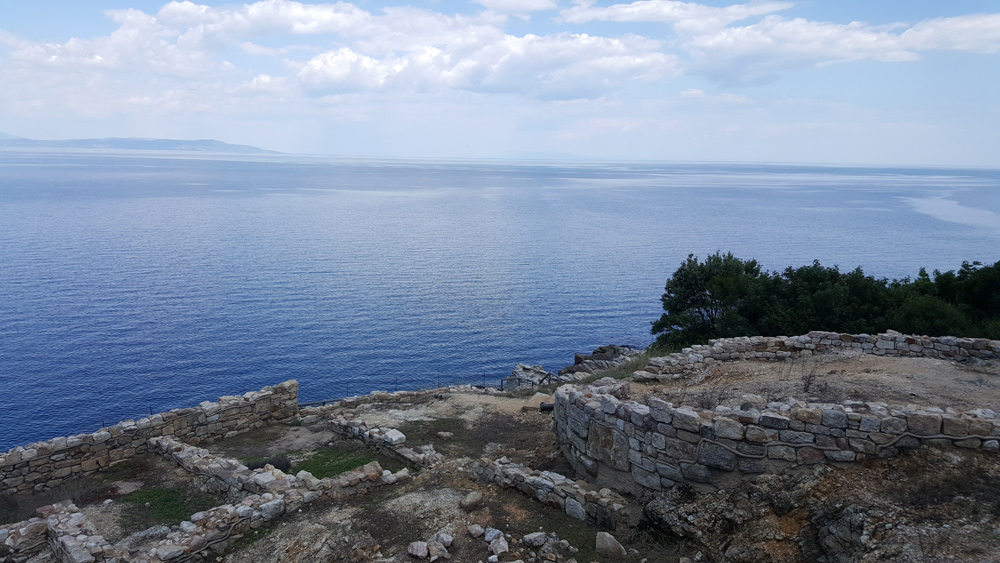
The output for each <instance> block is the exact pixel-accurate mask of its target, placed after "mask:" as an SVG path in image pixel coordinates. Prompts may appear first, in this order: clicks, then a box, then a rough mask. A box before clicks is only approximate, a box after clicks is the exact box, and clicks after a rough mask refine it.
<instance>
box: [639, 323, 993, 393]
mask: <svg viewBox="0 0 1000 563" xmlns="http://www.w3.org/2000/svg"><path fill="white" fill-rule="evenodd" d="M836 350H856V351H858V352H860V353H865V354H874V355H876V356H916V357H924V358H944V359H951V360H957V361H965V360H969V359H971V358H979V359H983V360H989V359H997V358H1000V340H987V339H985V338H956V337H954V336H911V335H905V334H900V333H898V332H894V331H889V332H887V333H885V334H876V335H870V334H843V333H839V332H821V331H813V332H810V333H809V334H805V335H802V336H750V337H747V336H744V337H739V338H719V339H716V340H709V343H708V344H707V345H704V344H698V345H695V346H691V347H690V348H684V349H683V350H681V351H680V352H677V353H673V354H669V355H667V356H662V357H657V358H651V359H650V360H649V363H648V365H647V366H646V368H645V369H643V370H641V371H637V372H635V378H636V380H637V381H649V380H662V379H677V378H680V377H684V376H686V375H689V374H692V373H695V372H697V371H700V370H703V369H705V368H706V367H708V366H709V365H711V364H712V363H714V362H719V361H726V360H741V359H788V358H799V357H803V356H810V355H812V354H820V353H824V352H830V351H836Z"/></svg>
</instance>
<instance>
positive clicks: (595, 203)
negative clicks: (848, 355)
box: [0, 149, 1000, 451]
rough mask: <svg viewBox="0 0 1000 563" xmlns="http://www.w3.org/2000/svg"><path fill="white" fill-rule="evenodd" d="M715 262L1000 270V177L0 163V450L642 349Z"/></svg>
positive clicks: (322, 160)
mask: <svg viewBox="0 0 1000 563" xmlns="http://www.w3.org/2000/svg"><path fill="white" fill-rule="evenodd" d="M716 251H722V252H729V251H731V252H733V253H734V254H735V255H737V256H739V257H741V258H745V259H749V258H755V259H757V260H758V261H759V262H760V263H761V264H762V265H763V266H764V268H766V269H771V270H780V269H784V268H786V267H788V266H801V265H805V264H809V263H811V262H812V261H813V260H819V261H820V262H821V263H822V264H823V265H827V266H833V265H837V266H839V267H840V268H841V270H845V271H846V270H853V269H854V268H856V267H858V266H860V267H862V268H863V269H864V271H865V272H866V273H868V274H871V275H875V276H877V277H887V278H902V277H907V276H909V277H913V276H915V275H916V274H917V272H918V270H919V268H921V267H925V268H927V269H928V271H933V270H935V269H940V270H953V269H957V268H959V267H960V266H961V264H962V262H963V261H970V262H972V261H980V262H983V263H990V264H992V263H993V262H996V261H997V260H1000V170H992V169H952V168H930V167H928V168H914V167H909V168H900V167H870V166H828V165H771V164H734V163H683V162H657V163H649V162H535V161H525V162H515V161H464V160H463V161H458V160H450V161H449V160H390V159H360V158H356V159H347V158H326V157H310V156H289V155H262V156H242V155H241V156H232V155H210V154H199V153H166V152H164V153H151V152H138V151H137V152H131V153H128V152H108V151H98V150H90V151H84V150H77V151H70V150H14V149H2V150H0V451H5V450H7V449H9V448H11V447H13V446H16V445H21V444H26V443H29V442H33V441H38V440H44V439H48V438H52V437H55V436H64V435H70V434H76V433H83V432H93V431H96V430H97V429H98V428H100V427H102V426H105V425H110V424H113V423H115V422H118V421H120V420H124V419H129V418H139V417H142V416H146V415H149V414H150V413H153V412H161V411H166V410H169V409H172V408H179V407H188V406H195V405H197V404H198V403H200V402H202V401H205V400H214V399H216V398H217V397H219V396H221V395H233V394H242V393H244V392H246V391H251V390H257V389H260V388H262V387H264V386H267V385H272V384H276V383H279V382H282V381H285V380H288V379H296V380H298V382H299V385H300V401H301V402H309V401H319V400H326V399H336V398H340V397H344V396H349V395H356V394H364V393H368V392H370V391H373V390H385V391H394V390H412V389H421V388H430V387H438V386H445V385H456V384H486V385H493V386H495V385H498V383H499V380H500V379H501V378H502V377H505V376H506V375H508V374H509V373H510V371H511V370H512V369H513V368H514V366H515V364H517V363H519V362H520V363H526V364H532V365H535V364H540V365H542V366H543V367H544V368H545V369H547V370H550V371H556V370H558V369H560V368H562V367H564V366H566V365H568V364H571V363H572V362H573V357H574V354H575V353H578V352H589V351H591V350H592V349H593V348H595V347H597V346H600V345H604V344H629V345H634V346H646V345H648V344H649V343H650V342H652V340H653V336H652V335H651V334H650V323H651V322H652V321H653V320H655V319H656V318H658V317H659V315H660V313H662V309H661V304H660V296H661V294H662V293H663V286H664V283H665V281H666V279H667V278H668V277H669V276H670V275H671V273H672V272H674V270H676V269H677V267H678V266H679V265H680V263H681V262H682V261H683V260H684V259H685V258H686V257H687V256H688V254H694V255H696V256H699V257H704V256H706V255H707V254H710V253H714V252H716Z"/></svg>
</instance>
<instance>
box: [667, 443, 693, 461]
mask: <svg viewBox="0 0 1000 563" xmlns="http://www.w3.org/2000/svg"><path fill="white" fill-rule="evenodd" d="M665 442H666V447H665V448H664V449H663V453H664V455H666V456H667V457H670V458H673V459H678V460H680V459H686V460H692V459H694V456H695V449H696V448H695V445H694V444H692V443H690V442H685V441H683V440H679V439H677V438H667V439H666V440H665Z"/></svg>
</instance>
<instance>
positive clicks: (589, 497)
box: [472, 457, 641, 530]
mask: <svg viewBox="0 0 1000 563" xmlns="http://www.w3.org/2000/svg"><path fill="white" fill-rule="evenodd" d="M472 472H473V473H475V474H476V477H477V478H478V479H479V481H480V482H482V483H486V484H495V485H500V486H501V487H508V488H514V489H517V490H519V491H521V492H522V493H524V494H526V495H528V496H530V497H532V498H534V499H535V500H537V501H539V502H541V503H544V504H547V505H549V506H552V507H554V508H557V509H559V510H561V511H563V512H565V513H566V514H568V515H570V516H572V517H573V518H576V519H577V520H583V521H586V522H590V523H591V524H594V525H596V526H598V527H601V528H608V529H612V530H615V529H619V528H630V527H635V526H636V525H638V524H639V518H640V516H641V515H640V513H639V510H638V508H637V507H635V506H631V505H630V504H629V502H628V501H627V500H625V499H624V498H623V497H622V496H621V495H619V494H618V493H616V492H614V491H612V490H611V489H606V488H605V489H595V488H594V487H592V486H591V485H589V484H587V483H586V482H585V481H573V480H572V479H569V478H567V477H564V476H563V475H560V474H558V473H555V472H552V471H538V470H532V469H529V468H527V467H525V466H523V465H521V464H518V463H513V462H511V461H510V460H508V459H507V458H505V457H502V458H500V459H497V460H492V461H491V460H489V459H486V458H483V459H480V460H479V461H477V462H476V463H475V464H473V466H472Z"/></svg>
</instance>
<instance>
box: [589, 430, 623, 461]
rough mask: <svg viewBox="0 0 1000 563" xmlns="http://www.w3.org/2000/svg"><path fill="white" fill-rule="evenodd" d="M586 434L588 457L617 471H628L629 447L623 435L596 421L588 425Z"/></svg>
mask: <svg viewBox="0 0 1000 563" xmlns="http://www.w3.org/2000/svg"><path fill="white" fill-rule="evenodd" d="M588 434H589V436H588V438H587V455H588V456H590V457H591V458H593V459H595V460H597V461H598V462H599V463H603V464H605V465H607V466H609V467H612V468H614V469H617V470H619V471H628V470H629V461H628V452H629V445H628V438H627V437H626V436H625V435H624V434H622V433H621V432H619V431H618V430H615V429H612V428H609V427H608V426H605V425H604V424H601V423H599V422H597V421H592V422H591V423H590V431H589V433H588Z"/></svg>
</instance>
